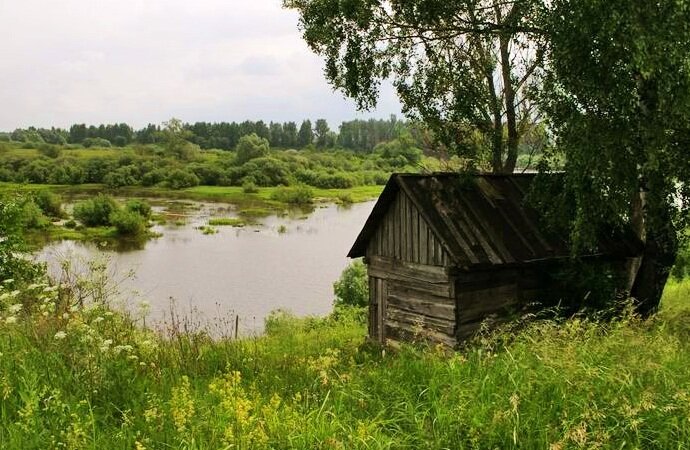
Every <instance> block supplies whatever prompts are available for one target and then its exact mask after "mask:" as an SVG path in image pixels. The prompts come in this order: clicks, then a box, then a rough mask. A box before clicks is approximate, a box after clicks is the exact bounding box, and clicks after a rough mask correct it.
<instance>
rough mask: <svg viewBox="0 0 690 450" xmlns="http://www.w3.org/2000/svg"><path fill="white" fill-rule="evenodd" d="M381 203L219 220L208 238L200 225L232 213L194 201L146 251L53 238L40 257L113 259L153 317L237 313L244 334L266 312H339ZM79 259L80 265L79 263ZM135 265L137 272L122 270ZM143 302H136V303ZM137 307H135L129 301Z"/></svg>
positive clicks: (51, 260) (113, 267)
mask: <svg viewBox="0 0 690 450" xmlns="http://www.w3.org/2000/svg"><path fill="white" fill-rule="evenodd" d="M373 205H374V202H367V203H359V204H354V205H352V206H351V207H348V208H343V207H338V206H336V205H328V206H325V207H319V208H317V209H316V210H315V211H314V212H312V213H311V214H308V215H305V214H297V215H291V216H286V217H277V216H270V217H267V218H264V219H261V225H258V226H247V227H244V228H232V227H215V228H216V229H217V230H218V233H217V234H213V235H204V234H202V232H201V231H200V230H198V229H196V228H195V227H197V226H200V225H205V224H206V223H207V221H208V218H209V217H218V216H225V217H227V216H230V215H232V214H230V213H229V211H230V210H231V208H230V207H229V206H228V205H221V204H200V203H197V204H194V207H193V208H192V209H188V210H186V212H185V215H186V224H185V225H181V226H179V225H178V226H175V225H165V226H158V227H156V228H155V229H156V230H157V231H160V232H161V233H163V236H162V237H160V238H158V239H154V240H151V241H149V242H147V243H146V245H145V247H144V248H143V249H141V250H132V251H127V252H114V251H102V250H100V249H99V248H98V246H97V245H95V244H85V243H79V242H72V241H63V242H59V243H53V244H51V245H49V246H47V247H45V248H44V249H43V251H41V252H40V254H39V255H38V258H39V259H40V260H43V261H47V262H48V264H49V268H50V270H51V272H53V273H57V271H58V270H59V269H58V268H59V262H60V261H62V260H64V259H66V258H67V259H71V260H75V261H84V260H88V259H93V258H97V257H102V256H103V255H105V257H107V258H108V266H109V272H110V274H111V276H112V277H114V278H115V279H123V278H124V281H123V282H122V285H121V289H120V290H121V291H122V292H123V295H122V297H132V292H135V293H136V295H137V296H138V299H139V300H146V301H148V303H149V304H150V312H149V315H148V320H149V321H154V322H158V323H162V322H163V321H165V320H167V319H168V318H169V317H170V307H171V299H172V300H174V303H175V309H176V310H177V311H178V312H179V313H181V314H183V315H187V316H189V315H190V310H194V312H193V313H191V315H192V316H194V317H195V318H196V320H198V321H201V322H207V323H211V322H215V323H218V322H225V321H227V322H230V323H232V327H233V328H234V318H235V315H238V316H239V321H240V326H239V330H240V333H244V334H248V333H254V332H260V331H261V330H262V328H263V320H264V318H265V317H266V316H267V315H268V314H269V313H270V312H271V311H272V310H275V309H278V308H282V309H287V310H290V311H292V312H293V313H294V314H296V315H299V316H305V315H324V314H327V313H329V312H330V311H331V302H332V299H333V287H332V285H333V282H334V281H335V280H336V279H337V278H338V277H339V276H340V273H341V272H342V270H343V269H344V268H345V266H346V265H347V264H348V259H347V258H346V256H345V255H346V254H347V251H348V250H349V248H350V246H351V245H352V243H353V242H354V240H355V238H356V236H357V234H358V233H359V231H360V229H361V228H362V226H363V225H364V221H365V220H366V218H367V216H368V215H369V213H370V212H371V209H372V207H373ZM77 265H78V264H77ZM129 271H133V272H134V273H135V274H136V275H135V276H134V278H125V277H124V274H126V273H127V272H129ZM137 303H138V301H137ZM126 307H127V308H130V309H136V307H137V306H136V305H133V304H129V305H126Z"/></svg>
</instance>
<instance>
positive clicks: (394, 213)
mask: <svg viewBox="0 0 690 450" xmlns="http://www.w3.org/2000/svg"><path fill="white" fill-rule="evenodd" d="M372 255H375V256H387V257H390V258H394V259H398V260H401V261H407V262H411V263H416V264H426V265H429V266H447V265H448V264H449V261H450V258H449V257H448V253H447V252H446V250H445V249H444V248H443V246H442V245H441V242H440V241H439V240H438V238H437V237H436V236H435V235H434V233H433V232H432V231H431V230H430V229H429V227H428V226H427V224H426V221H425V220H424V219H423V218H422V216H421V215H420V214H419V211H418V210H417V208H416V207H415V206H414V204H413V203H412V202H411V201H410V199H409V198H408V197H407V195H405V193H404V192H402V191H400V192H399V193H398V195H397V198H396V199H395V201H393V203H392V204H391V205H390V207H389V209H388V212H387V213H386V215H385V217H384V218H383V219H382V220H381V222H380V223H379V226H378V229H377V230H376V232H375V233H374V235H373V236H372V238H371V239H370V241H369V247H368V249H367V256H372Z"/></svg>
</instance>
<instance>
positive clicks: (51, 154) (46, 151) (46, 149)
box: [38, 144, 62, 159]
mask: <svg viewBox="0 0 690 450" xmlns="http://www.w3.org/2000/svg"><path fill="white" fill-rule="evenodd" d="M38 152H39V153H40V154H41V155H43V156H47V157H48V158H53V159H55V158H57V157H58V156H60V155H61V154H62V149H61V148H60V147H58V146H57V145H51V144H41V145H39V146H38Z"/></svg>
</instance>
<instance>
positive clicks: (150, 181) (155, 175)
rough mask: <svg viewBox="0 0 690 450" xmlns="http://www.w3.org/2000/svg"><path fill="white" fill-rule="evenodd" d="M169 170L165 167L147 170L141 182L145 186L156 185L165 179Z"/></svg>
mask: <svg viewBox="0 0 690 450" xmlns="http://www.w3.org/2000/svg"><path fill="white" fill-rule="evenodd" d="M166 176H167V172H166V170H165V169H155V170H152V171H150V172H146V173H145V174H144V176H142V177H141V184H142V185H143V186H155V185H156V184H158V183H162V182H163V181H165V177H166Z"/></svg>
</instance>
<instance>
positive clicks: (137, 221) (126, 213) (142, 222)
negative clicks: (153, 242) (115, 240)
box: [109, 209, 146, 236]
mask: <svg viewBox="0 0 690 450" xmlns="http://www.w3.org/2000/svg"><path fill="white" fill-rule="evenodd" d="M109 221H110V224H111V225H113V226H114V227H115V230H116V231H117V234H119V235H122V236H141V235H143V234H144V233H145V232H146V219H145V218H144V217H142V216H141V215H140V214H139V213H137V212H134V211H130V210H127V209H121V210H117V211H115V212H113V213H112V214H110V217H109Z"/></svg>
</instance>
